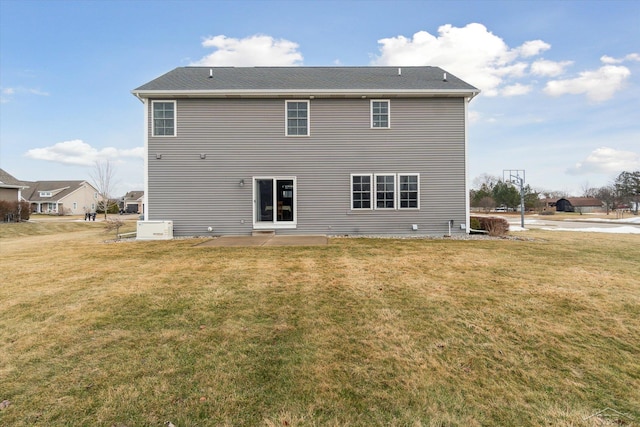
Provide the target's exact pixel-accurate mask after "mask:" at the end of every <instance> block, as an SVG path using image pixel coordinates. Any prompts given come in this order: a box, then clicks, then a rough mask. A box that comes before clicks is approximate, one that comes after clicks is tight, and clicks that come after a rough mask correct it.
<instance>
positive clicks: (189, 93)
mask: <svg viewBox="0 0 640 427" xmlns="http://www.w3.org/2000/svg"><path fill="white" fill-rule="evenodd" d="M131 93H132V94H133V95H135V96H136V97H138V99H142V98H151V97H154V98H155V97H167V98H274V97H276V98H289V97H291V98H293V97H300V98H308V97H311V96H313V97H318V98H331V97H338V98H362V97H363V96H364V97H365V98H373V97H376V98H398V97H469V98H473V97H474V96H476V95H477V94H478V93H480V91H473V90H467V89H459V90H436V89H424V90H415V89H386V90H381V89H345V90H335V89H332V90H323V89H269V90H244V89H242V90H140V91H132V92H131Z"/></svg>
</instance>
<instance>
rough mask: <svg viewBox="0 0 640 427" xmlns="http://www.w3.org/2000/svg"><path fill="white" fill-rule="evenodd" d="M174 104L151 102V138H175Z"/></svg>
mask: <svg viewBox="0 0 640 427" xmlns="http://www.w3.org/2000/svg"><path fill="white" fill-rule="evenodd" d="M175 113H176V109H175V103H174V102H159V101H158V102H153V136H175Z"/></svg>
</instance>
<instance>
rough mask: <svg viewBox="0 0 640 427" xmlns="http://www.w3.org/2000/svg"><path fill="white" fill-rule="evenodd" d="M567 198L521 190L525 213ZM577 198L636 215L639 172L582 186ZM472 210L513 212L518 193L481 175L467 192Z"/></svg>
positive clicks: (527, 188) (526, 188)
mask: <svg viewBox="0 0 640 427" xmlns="http://www.w3.org/2000/svg"><path fill="white" fill-rule="evenodd" d="M563 197H569V195H568V194H567V193H566V192H561V191H545V190H535V189H533V188H532V187H531V186H530V185H529V184H526V185H525V186H524V206H525V210H528V211H529V210H542V209H543V208H544V206H545V202H544V200H545V199H554V198H556V199H561V198H563ZM580 197H593V198H596V199H598V200H600V201H602V203H603V207H604V208H606V210H607V213H609V211H610V210H615V209H632V210H633V211H634V213H635V214H636V215H637V214H638V207H639V205H640V170H637V171H633V172H629V171H623V172H621V173H620V174H619V175H618V176H617V177H616V178H615V179H614V180H613V182H611V183H610V184H607V185H604V186H602V187H589V186H585V188H583V191H582V195H581V196H580ZM469 200H470V201H471V207H473V208H481V209H484V210H486V211H490V210H492V209H495V208H496V207H506V208H508V209H510V210H511V209H512V210H516V209H517V208H518V207H519V206H520V189H519V188H518V187H516V186H515V185H514V184H513V183H511V182H508V181H505V180H502V179H500V178H498V177H496V176H493V175H489V174H483V175H481V176H479V177H477V178H476V179H475V180H474V188H473V189H471V190H470V194H469Z"/></svg>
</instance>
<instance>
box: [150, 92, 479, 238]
mask: <svg viewBox="0 0 640 427" xmlns="http://www.w3.org/2000/svg"><path fill="white" fill-rule="evenodd" d="M369 114H370V101H369V100H368V99H364V100H360V99H340V100H332V99H318V100H312V101H311V102H310V124H311V125H310V129H311V135H310V136H308V137H287V136H285V108H284V101H283V100H275V99H274V100H269V99H229V100H224V99H179V100H177V136H176V137H163V138H157V137H151V136H150V137H149V140H148V148H149V161H148V165H149V192H148V195H147V196H148V205H149V209H148V213H149V219H152V220H156V219H171V220H173V221H174V233H175V234H176V235H178V236H180V235H203V234H207V232H206V230H207V227H209V226H211V227H213V228H214V233H219V234H249V233H251V231H252V229H253V219H252V209H253V194H252V182H251V179H252V177H255V176H274V175H275V176H296V177H297V202H298V203H297V204H298V206H297V214H298V217H297V228H296V229H295V230H278V233H282V234H293V233H299V234H304V233H329V234H354V233H361V234H406V233H410V232H411V224H418V226H419V232H420V234H442V233H444V232H446V231H447V229H448V224H447V221H448V220H449V219H453V220H454V221H455V222H456V224H457V228H458V230H457V231H459V224H460V223H464V222H465V220H466V218H465V215H466V208H465V200H466V199H465V153H464V148H465V143H464V139H465V135H464V132H465V126H464V100H463V99H462V98H429V99H415V98H414V99H392V100H391V128H390V129H371V128H370V117H369ZM150 122H151V120H149V123H150ZM149 135H151V132H150V129H149ZM156 154H161V155H162V156H161V157H162V158H161V159H157V158H156ZM200 154H206V158H205V159H201V158H200ZM387 172H392V173H419V174H420V204H421V209H420V210H406V211H404V210H396V211H381V210H372V211H366V212H361V211H351V210H350V176H351V174H352V173H372V174H373V173H387ZM241 179H243V180H244V181H245V185H244V187H240V186H239V182H240V180H241Z"/></svg>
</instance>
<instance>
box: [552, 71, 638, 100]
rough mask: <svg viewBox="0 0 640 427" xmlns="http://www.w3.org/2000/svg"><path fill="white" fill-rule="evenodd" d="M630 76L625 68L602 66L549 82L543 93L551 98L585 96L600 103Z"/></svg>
mask: <svg viewBox="0 0 640 427" xmlns="http://www.w3.org/2000/svg"><path fill="white" fill-rule="evenodd" d="M630 75H631V71H629V69H628V68H627V67H623V66H615V65H604V66H602V67H600V68H599V69H597V70H595V71H583V72H581V73H580V76H579V77H576V78H573V79H565V80H552V81H549V82H547V85H546V87H545V88H544V92H545V93H546V94H547V95H551V96H560V95H565V94H572V95H579V94H586V95H587V98H589V100H591V101H594V102H602V101H606V100H608V99H611V98H612V97H613V95H614V94H615V93H616V92H617V91H619V90H620V89H622V86H623V84H624V82H625V80H626V79H627V78H628V77H629V76H630Z"/></svg>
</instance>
